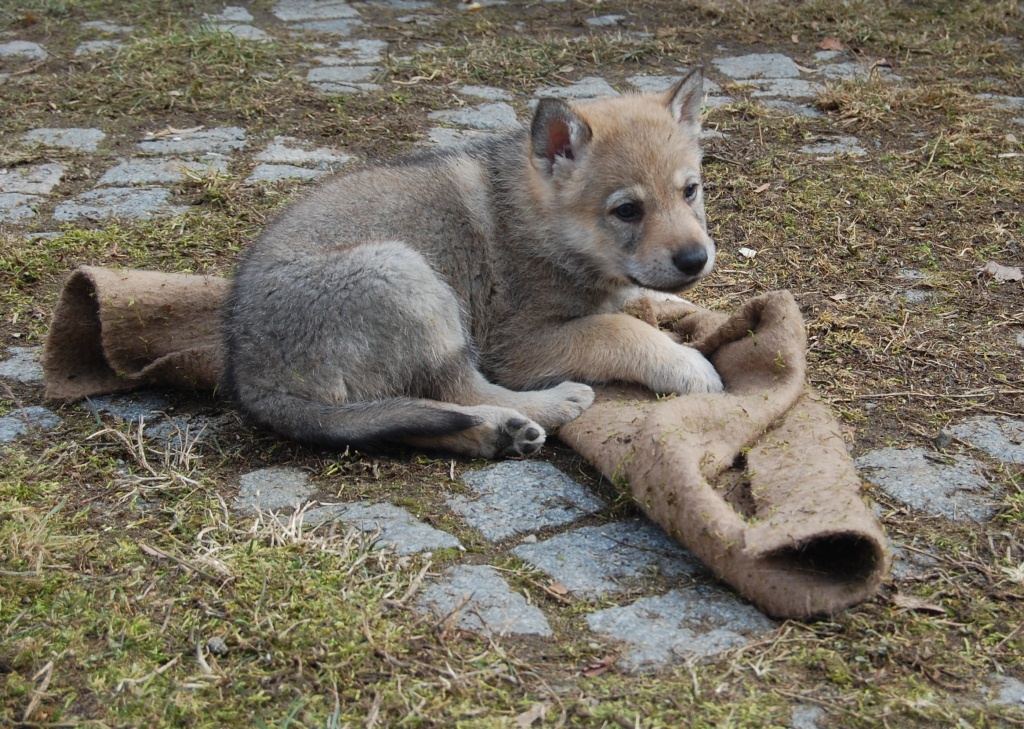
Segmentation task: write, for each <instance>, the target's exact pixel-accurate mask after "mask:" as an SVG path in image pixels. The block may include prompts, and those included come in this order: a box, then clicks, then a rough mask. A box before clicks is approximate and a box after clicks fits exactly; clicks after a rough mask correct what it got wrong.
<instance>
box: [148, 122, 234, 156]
mask: <svg viewBox="0 0 1024 729" xmlns="http://www.w3.org/2000/svg"><path fill="white" fill-rule="evenodd" d="M245 145H246V138H245V130H244V129H240V128H239V127H215V128H213V129H200V130H198V131H195V132H180V133H178V134H172V135H167V136H165V137H159V138H157V139H144V140H143V141H141V142H139V143H138V145H136V146H137V147H138V150H139V152H140V153H141V154H144V155H146V156H157V155H161V156H175V155H178V156H193V155H201V154H229V153H231V152H234V151H236V150H239V149H242V148H243V147H245Z"/></svg>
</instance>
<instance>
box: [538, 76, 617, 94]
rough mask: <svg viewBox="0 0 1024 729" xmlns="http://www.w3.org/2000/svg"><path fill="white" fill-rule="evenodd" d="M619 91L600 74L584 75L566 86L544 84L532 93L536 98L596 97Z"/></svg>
mask: <svg viewBox="0 0 1024 729" xmlns="http://www.w3.org/2000/svg"><path fill="white" fill-rule="evenodd" d="M618 95H619V92H618V91H616V90H615V89H614V88H612V85H611V84H609V83H608V82H607V81H605V80H604V79H603V78H601V77H600V76H585V77H584V78H581V79H580V80H579V81H576V82H575V83H572V84H570V85H568V86H544V87H542V88H539V89H537V91H536V92H535V93H534V96H536V97H537V98H538V99H542V98H552V99H569V100H571V99H598V98H601V97H604V96H618Z"/></svg>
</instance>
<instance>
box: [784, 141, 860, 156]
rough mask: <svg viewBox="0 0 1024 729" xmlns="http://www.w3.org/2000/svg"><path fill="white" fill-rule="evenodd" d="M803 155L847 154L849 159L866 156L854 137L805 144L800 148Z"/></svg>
mask: <svg viewBox="0 0 1024 729" xmlns="http://www.w3.org/2000/svg"><path fill="white" fill-rule="evenodd" d="M800 151H801V152H802V153H803V154H815V155H818V156H822V157H824V156H834V155H838V154H848V155H850V156H851V157H863V156H864V155H866V154H867V152H866V151H865V149H864V148H863V147H861V146H860V140H858V139H857V138H856V137H834V138H832V139H823V140H821V141H819V142H815V143H813V144H805V145H804V146H803V147H801V148H800Z"/></svg>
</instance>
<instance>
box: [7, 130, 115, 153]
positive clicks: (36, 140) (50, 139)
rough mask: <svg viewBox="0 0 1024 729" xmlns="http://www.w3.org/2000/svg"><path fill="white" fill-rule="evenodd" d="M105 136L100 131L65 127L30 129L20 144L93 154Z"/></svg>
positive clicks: (104, 133)
mask: <svg viewBox="0 0 1024 729" xmlns="http://www.w3.org/2000/svg"><path fill="white" fill-rule="evenodd" d="M106 136H107V134H106V132H104V131H103V130H102V129H92V128H82V127H67V128H52V127H44V128H41V129H32V130H31V131H28V132H25V134H24V135H23V136H22V138H21V141H22V144H25V145H33V144H39V145H42V146H44V147H58V148H60V149H73V150H76V151H79V152H95V151H96V150H97V149H98V148H99V144H100V142H102V141H103V140H104V139H105V138H106Z"/></svg>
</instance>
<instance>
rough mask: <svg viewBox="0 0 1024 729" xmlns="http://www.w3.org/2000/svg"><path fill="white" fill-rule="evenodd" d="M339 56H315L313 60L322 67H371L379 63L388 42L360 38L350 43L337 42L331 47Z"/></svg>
mask: <svg viewBox="0 0 1024 729" xmlns="http://www.w3.org/2000/svg"><path fill="white" fill-rule="evenodd" d="M331 48H332V50H334V51H335V52H336V53H342V54H344V56H343V57H341V56H316V57H315V58H314V59H313V60H314V61H317V62H318V63H320V64H321V65H323V66H333V65H340V66H372V65H374V64H376V63H379V62H380V60H381V59H382V58H383V57H384V52H385V51H386V50H387V49H388V42H387V41H382V40H371V39H369V38H362V39H358V40H350V41H338V42H337V43H335V44H334V45H333V46H332V47H331Z"/></svg>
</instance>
